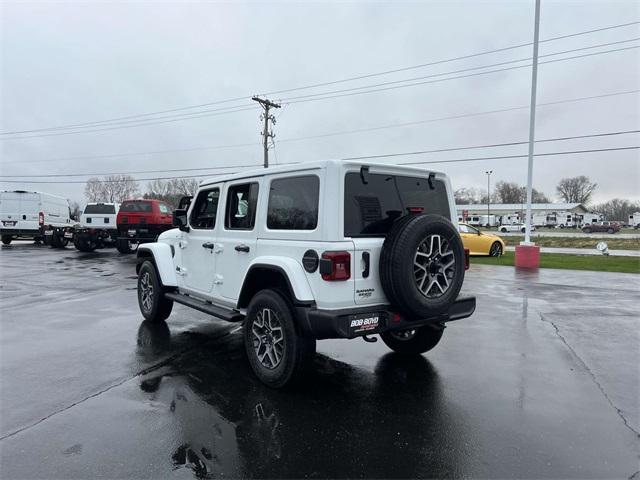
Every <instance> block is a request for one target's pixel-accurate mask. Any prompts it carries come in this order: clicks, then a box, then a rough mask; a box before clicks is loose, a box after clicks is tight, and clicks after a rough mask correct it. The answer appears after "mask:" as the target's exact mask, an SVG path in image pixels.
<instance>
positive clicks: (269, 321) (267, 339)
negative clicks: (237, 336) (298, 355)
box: [251, 308, 285, 370]
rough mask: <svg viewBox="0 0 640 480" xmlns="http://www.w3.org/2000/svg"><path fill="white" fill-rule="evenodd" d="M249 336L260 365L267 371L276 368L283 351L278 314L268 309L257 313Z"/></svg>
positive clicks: (283, 344)
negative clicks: (251, 338)
mask: <svg viewBox="0 0 640 480" xmlns="http://www.w3.org/2000/svg"><path fill="white" fill-rule="evenodd" d="M251 335H252V337H253V349H254V351H255V353H256V356H257V357H258V361H259V362H260V364H261V365H262V366H263V367H265V368H268V369H269V370H273V369H274V368H277V367H278V365H280V363H281V362H282V358H283V357H284V351H285V343H284V332H283V330H282V323H281V322H280V318H279V317H278V314H277V313H276V312H275V311H273V310H272V309H270V308H263V309H261V310H260V311H258V313H257V314H256V318H255V320H254V321H253V323H252V325H251Z"/></svg>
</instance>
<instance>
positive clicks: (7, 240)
mask: <svg viewBox="0 0 640 480" xmlns="http://www.w3.org/2000/svg"><path fill="white" fill-rule="evenodd" d="M11 240H13V237H12V236H11V235H2V243H3V244H4V245H11Z"/></svg>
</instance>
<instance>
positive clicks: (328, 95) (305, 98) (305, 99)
mask: <svg viewBox="0 0 640 480" xmlns="http://www.w3.org/2000/svg"><path fill="white" fill-rule="evenodd" d="M589 48H595V47H589ZM636 48H640V46H632V47H624V48H617V49H612V50H604V51H602V52H593V53H587V54H584V55H575V56H572V57H565V58H559V59H556V60H547V61H545V62H539V65H542V64H545V63H555V62H562V61H566V60H575V59H579V58H585V57H591V56H594V55H602V54H606V53H613V52H620V51H624V50H632V49H636ZM561 53H566V52H557V53H556V54H561ZM554 55H555V54H554ZM515 61H516V62H518V61H523V60H515ZM504 63H512V62H503V63H502V64H504ZM497 65H499V64H497ZM530 66H531V65H530V64H525V65H517V66H512V67H505V68H499V69H495V70H488V71H485V72H476V73H471V74H467V75H458V76H453V77H448V78H441V79H437V80H428V81H421V82H414V83H404V84H403V85H393V86H387V87H383V88H374V87H376V86H381V85H388V84H396V83H398V82H410V81H413V80H416V79H409V80H399V81H394V82H385V83H381V84H376V85H369V86H363V87H354V88H350V89H343V90H336V91H334V92H323V93H320V94H311V95H303V96H300V97H292V98H290V99H285V101H287V103H288V104H296V103H304V102H311V101H317V100H328V99H332V98H339V97H347V96H352V95H362V94H368V93H375V92H381V91H386V90H395V89H398V88H406V87H414V86H418V85H426V84H431V83H440V82H446V81H449V80H458V79H461V78H469V77H476V76H479V75H488V74H491V73H497V72H504V71H508V70H515V69H520V68H526V67H530ZM488 67H490V65H488V66H485V67H473V68H469V69H463V70H459V71H458V72H464V71H471V70H477V69H479V68H488ZM452 73H455V72H447V73H441V74H435V75H429V76H426V77H418V78H432V77H437V76H442V75H447V74H452ZM363 88H373V89H372V90H366V91H353V90H361V89H363ZM339 92H349V93H339ZM332 93H338V94H337V95H331V94H332ZM323 95H326V96H323ZM309 97H314V98H309ZM296 99H299V100H296ZM252 109H253V107H252V106H249V107H246V108H237V109H235V110H227V111H223V112H218V113H207V114H204V115H198V113H201V112H194V113H193V114H190V116H188V117H184V116H183V117H180V118H173V119H170V120H162V121H153V122H144V123H137V124H135V125H123V126H113V127H109V128H100V129H93V130H82V131H72V132H58V133H47V134H39V135H23V136H17V137H5V138H1V139H0V140H20V139H24V138H39V137H51V136H60V135H74V134H79V133H93V132H102V131H107V130H118V129H123V128H132V127H140V126H147V125H156V124H162V123H171V122H176V121H182V120H191V119H194V118H202V117H210V116H217V115H225V114H228V113H235V112H242V111H245V110H252Z"/></svg>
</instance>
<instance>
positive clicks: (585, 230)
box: [582, 228, 591, 233]
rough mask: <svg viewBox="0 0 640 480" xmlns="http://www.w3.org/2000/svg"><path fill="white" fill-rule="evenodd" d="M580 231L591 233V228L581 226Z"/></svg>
mask: <svg viewBox="0 0 640 480" xmlns="http://www.w3.org/2000/svg"><path fill="white" fill-rule="evenodd" d="M582 233H591V229H590V228H583V229H582Z"/></svg>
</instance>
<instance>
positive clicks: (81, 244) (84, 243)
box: [73, 238, 96, 253]
mask: <svg viewBox="0 0 640 480" xmlns="http://www.w3.org/2000/svg"><path fill="white" fill-rule="evenodd" d="M73 245H74V246H75V247H76V248H77V249H78V250H79V251H81V252H86V253H89V252H93V251H94V250H95V249H96V247H95V245H94V244H93V242H90V241H88V240H84V239H81V238H77V239H74V241H73Z"/></svg>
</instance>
